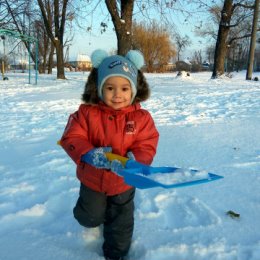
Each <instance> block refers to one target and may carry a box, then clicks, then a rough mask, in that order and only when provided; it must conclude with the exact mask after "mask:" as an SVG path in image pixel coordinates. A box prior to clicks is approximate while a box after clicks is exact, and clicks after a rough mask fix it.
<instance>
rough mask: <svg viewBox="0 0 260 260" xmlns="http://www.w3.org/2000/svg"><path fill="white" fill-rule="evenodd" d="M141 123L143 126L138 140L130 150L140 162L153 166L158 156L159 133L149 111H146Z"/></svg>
mask: <svg viewBox="0 0 260 260" xmlns="http://www.w3.org/2000/svg"><path fill="white" fill-rule="evenodd" d="M139 122H141V125H140V129H139V132H138V136H137V139H136V140H135V142H134V144H133V145H132V146H131V147H130V149H129V150H131V152H133V154H134V156H135V159H136V160H137V161H138V162H141V163H144V164H151V163H152V161H153V158H154V156H155V154H156V149H157V145H158V140H159V133H158V131H157V129H156V127H155V124H154V121H153V118H152V117H151V115H150V113H149V112H148V111H145V113H144V115H143V116H142V117H141V118H140V121H139Z"/></svg>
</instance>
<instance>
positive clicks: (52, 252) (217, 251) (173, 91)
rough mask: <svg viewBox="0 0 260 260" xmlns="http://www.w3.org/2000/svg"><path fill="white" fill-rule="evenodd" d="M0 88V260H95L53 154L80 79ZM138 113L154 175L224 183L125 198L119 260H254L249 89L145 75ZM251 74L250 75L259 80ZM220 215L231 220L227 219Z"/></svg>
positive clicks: (256, 222) (240, 83) (73, 188)
mask: <svg viewBox="0 0 260 260" xmlns="http://www.w3.org/2000/svg"><path fill="white" fill-rule="evenodd" d="M7 75H8V77H9V80H8V81H0V104H1V110H0V117H1V121H0V124H1V127H0V259H1V260H18V259H19V260H31V259H37V260H47V259H48V260H72V259H73V260H102V259H103V258H102V251H101V244H102V238H101V237H99V236H98V237H96V238H95V239H93V240H91V239H87V238H86V230H84V229H83V228H82V227H81V226H80V225H79V224H78V223H77V222H76V221H75V220H74V218H73V215H72V209H73V207H74V204H75V202H76V199H77V196H78V190H79V182H78V181H77V179H76V177H75V165H74V164H73V162H72V161H71V160H70V159H69V158H68V157H67V155H66V154H65V152H64V151H63V150H62V149H61V148H60V147H59V146H58V145H56V141H57V140H58V139H59V138H60V136H61V135H62V132H63V129H64V127H65V125H66V122H67V119H68V116H69V114H70V113H72V112H74V111H75V110H76V109H77V108H78V106H79V104H80V102H81V101H80V98H81V94H82V92H83V88H84V83H85V80H86V78H87V75H88V74H82V73H67V78H68V80H65V81H63V80H56V79H55V75H53V76H47V75H40V77H39V80H38V85H37V86H36V85H28V84H27V82H28V78H27V76H26V74H17V73H16V74H11V73H10V74H7ZM146 76H147V79H148V82H149V83H150V86H151V89H152V96H151V98H150V100H149V101H147V102H145V103H144V104H143V107H144V108H146V109H148V110H149V111H150V112H151V113H152V115H153V117H154V120H155V122H156V125H157V127H158V130H159V132H160V142H159V147H158V152H157V155H156V158H155V160H154V163H153V165H154V166H180V167H185V168H195V169H201V170H206V171H210V172H213V173H216V174H219V175H222V176H224V179H221V180H218V181H215V182H212V183H208V184H202V185H197V186H192V187H186V188H181V189H168V190H167V189H162V188H154V189H148V190H138V191H137V193H136V199H135V203H136V211H135V231H134V237H133V244H132V247H131V250H130V252H129V257H128V258H127V259H128V260H173V259H176V260H259V259H260V232H259V230H260V192H259V184H260V83H259V82H254V81H246V80H245V72H241V73H238V74H234V77H233V78H232V79H221V80H211V79H210V73H208V72H206V73H198V74H192V75H191V77H189V78H176V74H146ZM254 76H258V77H259V76H260V75H259V73H258V74H255V75H254ZM229 210H232V211H234V212H236V213H238V214H240V217H239V218H231V217H230V216H229V215H227V214H226V212H227V211H229Z"/></svg>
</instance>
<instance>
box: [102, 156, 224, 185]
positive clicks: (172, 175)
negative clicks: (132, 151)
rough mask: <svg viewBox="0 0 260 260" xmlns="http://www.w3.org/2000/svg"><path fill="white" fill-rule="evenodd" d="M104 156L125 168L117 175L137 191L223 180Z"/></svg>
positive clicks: (216, 176) (202, 174) (217, 177)
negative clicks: (137, 189)
mask: <svg viewBox="0 0 260 260" xmlns="http://www.w3.org/2000/svg"><path fill="white" fill-rule="evenodd" d="M106 156H107V158H108V159H109V160H110V161H112V160H115V159H117V160H119V161H120V162H121V163H122V164H123V166H124V167H125V168H124V169H122V170H120V172H119V174H120V175H121V176H122V177H124V180H125V182H126V183H127V184H129V185H131V186H134V187H136V188H139V189H149V188H154V187H162V188H165V189H169V188H180V187H185V186H191V185H197V184H202V183H207V182H211V181H215V180H219V179H222V178H224V177H223V176H220V175H216V174H213V173H208V172H205V171H198V170H193V169H184V168H177V167H152V166H148V165H145V164H142V163H139V162H137V161H133V160H129V158H126V157H123V156H120V155H117V154H113V153H106Z"/></svg>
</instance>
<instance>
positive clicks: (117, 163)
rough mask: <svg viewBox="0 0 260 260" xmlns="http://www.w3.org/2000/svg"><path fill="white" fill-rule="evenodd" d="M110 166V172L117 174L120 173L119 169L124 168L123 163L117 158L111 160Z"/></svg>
mask: <svg viewBox="0 0 260 260" xmlns="http://www.w3.org/2000/svg"><path fill="white" fill-rule="evenodd" d="M110 168H111V171H112V172H114V173H116V174H117V175H119V176H121V175H120V171H121V170H123V169H124V166H123V164H122V163H121V162H120V161H119V160H117V159H115V160H113V161H112V162H111V165H110Z"/></svg>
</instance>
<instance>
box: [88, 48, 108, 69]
mask: <svg viewBox="0 0 260 260" xmlns="http://www.w3.org/2000/svg"><path fill="white" fill-rule="evenodd" d="M107 57H108V53H107V52H106V51H105V50H95V51H94V52H93V53H92V54H91V62H92V65H93V67H94V68H96V69H97V68H98V67H99V65H100V64H101V63H102V61H103V60H104V59H105V58H107Z"/></svg>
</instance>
